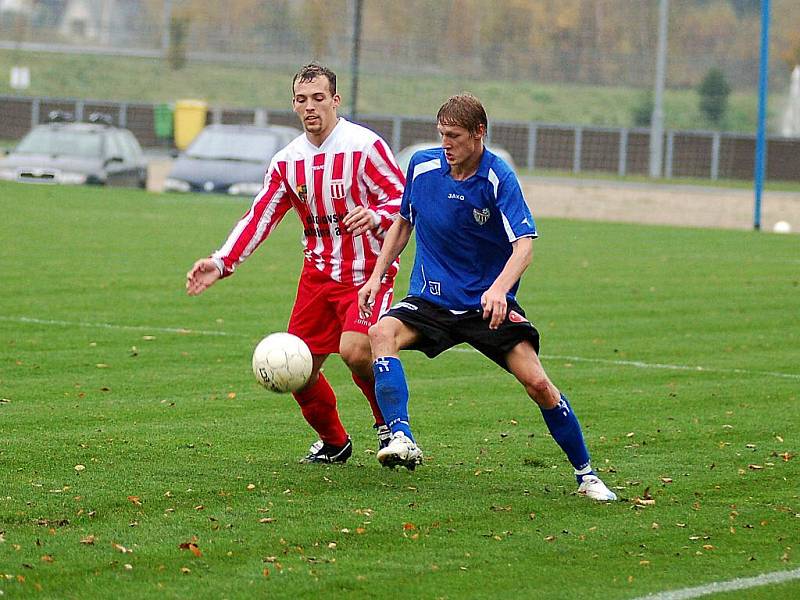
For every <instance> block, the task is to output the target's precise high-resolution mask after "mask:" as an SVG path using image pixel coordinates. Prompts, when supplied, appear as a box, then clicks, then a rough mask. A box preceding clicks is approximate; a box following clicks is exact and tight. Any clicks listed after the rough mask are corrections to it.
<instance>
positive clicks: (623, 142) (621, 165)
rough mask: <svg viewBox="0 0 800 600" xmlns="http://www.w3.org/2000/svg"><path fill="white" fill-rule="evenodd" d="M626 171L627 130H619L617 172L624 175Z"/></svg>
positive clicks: (621, 175)
mask: <svg viewBox="0 0 800 600" xmlns="http://www.w3.org/2000/svg"><path fill="white" fill-rule="evenodd" d="M627 173H628V130H627V129H620V130H619V160H618V161H617V174H618V175H619V176H620V177H625V175H627Z"/></svg>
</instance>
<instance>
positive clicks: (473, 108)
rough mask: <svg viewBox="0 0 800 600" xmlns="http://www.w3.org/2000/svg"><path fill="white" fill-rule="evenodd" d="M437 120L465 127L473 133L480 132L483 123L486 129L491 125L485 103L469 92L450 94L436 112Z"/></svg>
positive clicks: (444, 123)
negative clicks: (484, 106)
mask: <svg viewBox="0 0 800 600" xmlns="http://www.w3.org/2000/svg"><path fill="white" fill-rule="evenodd" d="M436 121H437V123H440V124H442V125H451V126H452V125H455V126H457V127H463V128H464V129H466V130H467V131H469V132H470V133H472V134H475V133H478V129H479V127H480V126H481V125H483V128H484V131H486V128H487V127H488V126H489V120H488V119H487V118H486V109H484V108H483V104H481V101H480V100H478V99H477V98H476V97H475V96H473V95H472V94H469V93H467V92H464V93H461V94H456V95H455V96H450V97H449V98H448V99H447V101H446V102H445V103H444V104H442V106H441V107H440V108H439V112H438V113H436Z"/></svg>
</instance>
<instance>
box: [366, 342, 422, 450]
mask: <svg viewBox="0 0 800 600" xmlns="http://www.w3.org/2000/svg"><path fill="white" fill-rule="evenodd" d="M372 371H373V372H374V373H375V398H376V400H377V401H378V406H379V407H380V409H381V412H382V413H383V419H384V421H386V425H388V426H389V429H391V430H392V433H396V432H398V431H402V432H403V433H404V434H406V436H407V437H408V438H409V439H411V440H412V441H414V436H413V435H412V433H411V427H410V426H409V424H408V385H407V384H406V375H405V373H404V372H403V363H401V362H400V359H399V358H395V357H393V356H386V357H382V358H377V359H375V362H374V363H372Z"/></svg>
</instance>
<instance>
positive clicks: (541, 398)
mask: <svg viewBox="0 0 800 600" xmlns="http://www.w3.org/2000/svg"><path fill="white" fill-rule="evenodd" d="M520 383H522V385H523V386H525V391H526V392H528V396H530V397H531V399H532V400H533V401H534V402H536V404H538V405H539V406H541V407H543V408H552V407H553V406H555V405H556V404H557V403H558V400H557V397H558V393H557V392H556V390H555V388H554V387H553V384H552V383H550V380H549V379H548V378H547V377H541V376H538V377H536V376H534V377H528V378H525V379H520Z"/></svg>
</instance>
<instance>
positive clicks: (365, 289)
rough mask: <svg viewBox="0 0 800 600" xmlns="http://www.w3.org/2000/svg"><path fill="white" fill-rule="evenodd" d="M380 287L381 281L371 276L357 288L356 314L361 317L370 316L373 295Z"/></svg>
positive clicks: (373, 299)
mask: <svg viewBox="0 0 800 600" xmlns="http://www.w3.org/2000/svg"><path fill="white" fill-rule="evenodd" d="M380 289H381V282H380V281H375V280H373V279H372V278H370V279H368V280H367V283H365V284H364V285H363V286H361V289H359V290H358V314H359V316H360V317H361V318H362V319H368V318H369V317H370V316H372V307H373V306H374V305H375V296H376V295H377V293H378V292H379V291H380Z"/></svg>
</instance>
